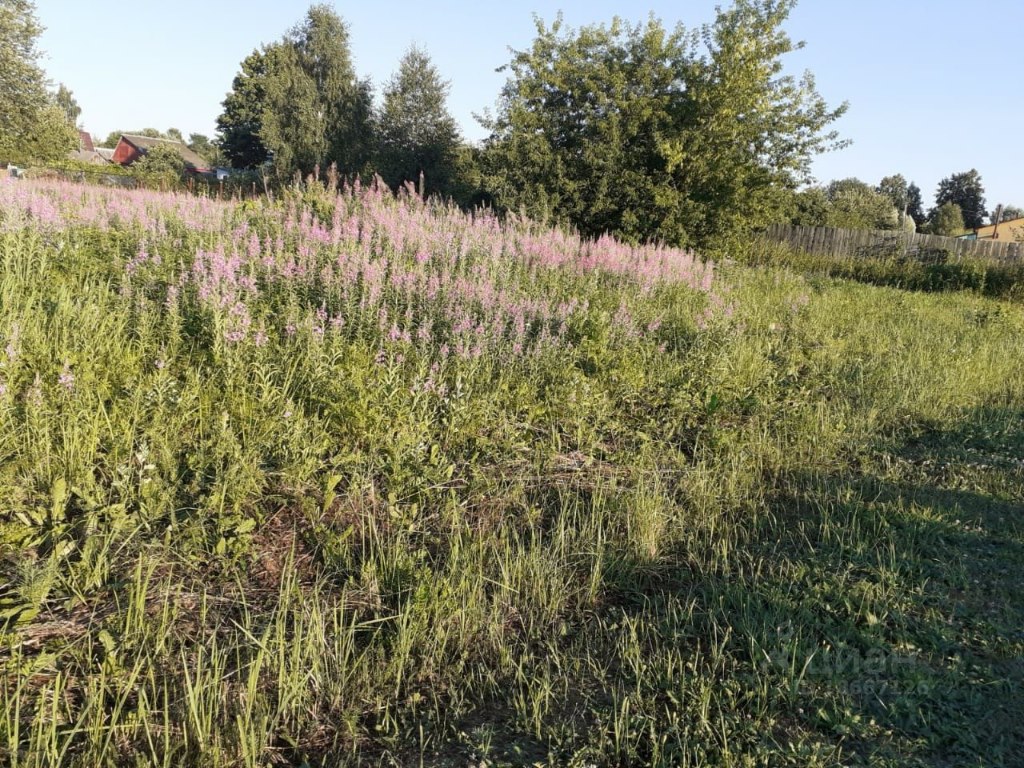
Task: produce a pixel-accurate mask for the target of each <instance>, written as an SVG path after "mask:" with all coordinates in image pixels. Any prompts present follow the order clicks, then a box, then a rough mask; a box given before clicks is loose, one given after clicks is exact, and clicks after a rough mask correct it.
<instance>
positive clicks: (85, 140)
mask: <svg viewBox="0 0 1024 768" xmlns="http://www.w3.org/2000/svg"><path fill="white" fill-rule="evenodd" d="M78 148H79V150H81V151H82V152H93V151H95V149H96V148H95V147H94V146H93V145H92V135H91V134H90V133H89V132H88V131H79V132H78Z"/></svg>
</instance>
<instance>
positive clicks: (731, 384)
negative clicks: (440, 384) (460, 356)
mask: <svg viewBox="0 0 1024 768" xmlns="http://www.w3.org/2000/svg"><path fill="white" fill-rule="evenodd" d="M0 237H2V238H3V239H2V241H0V255H2V257H3V272H2V284H0V334H3V335H2V339H3V340H4V341H5V342H6V341H8V340H9V338H10V337H11V335H12V329H13V326H14V324H15V323H16V324H17V325H18V362H17V364H14V363H12V362H10V361H8V362H7V368H6V369H4V372H3V373H4V376H5V378H4V383H5V387H6V388H7V390H8V391H5V392H4V394H3V398H2V405H0V418H2V420H3V422H4V428H3V433H2V437H0V456H2V463H0V497H2V499H3V508H2V509H3V510H4V511H2V512H0V547H3V549H2V550H0V558H2V559H0V585H2V584H4V583H5V582H6V583H7V587H6V588H3V587H0V611H2V612H3V613H4V615H5V616H6V617H7V618H8V619H10V621H9V623H8V626H7V630H6V633H5V634H2V635H0V638H2V644H0V665H2V667H0V699H2V700H3V704H4V706H3V707H2V708H0V709H2V712H3V714H2V715H0V755H2V756H3V758H2V759H4V760H6V761H7V762H12V763H15V764H17V765H19V766H21V765H25V766H33V765H54V764H62V765H64V764H69V765H70V764H73V765H83V766H84V765H88V766H93V765H106V764H132V765H136V764H145V765H150V764H153V765H183V764H195V765H252V766H256V765H266V764H285V765H289V764H290V765H298V764H302V762H303V760H307V761H308V762H309V764H311V765H313V764H319V763H320V762H325V763H326V764H330V765H334V764H338V763H339V762H341V763H344V762H346V761H347V762H351V763H353V764H355V763H359V764H382V765H409V764H417V763H418V762H420V761H421V760H422V762H423V763H425V764H428V765H466V764H467V763H468V762H469V761H470V760H476V761H479V760H480V759H481V758H487V759H488V760H489V761H491V764H494V765H522V764H530V763H534V762H536V763H541V764H548V763H550V764H559V765H560V764H575V765H585V764H596V765H649V764H654V765H767V764H771V765H784V764H791V765H794V766H803V765H840V764H871V765H892V766H897V765H899V766H903V765H978V766H981V765H1013V764H1019V762H1018V761H1019V755H1018V751H1019V750H1018V747H1019V744H1021V743H1024V725H1022V724H1024V694H1022V693H1021V692H1022V691H1024V662H1022V661H1021V658H1022V657H1024V634H1022V631H1021V627H1024V597H1022V594H1024V593H1022V590H1021V581H1020V580H1021V574H1022V573H1024V570H1022V566H1024V540H1022V522H1021V511H1022V504H1024V469H1022V464H1021V459H1022V457H1024V428H1022V427H1021V422H1022V419H1021V417H1022V415H1024V341H1022V339H1024V313H1022V310H1021V308H1020V307H1019V306H1015V305H1009V304H1001V303H997V302H994V301H991V300H986V299H980V298H975V297H971V296H967V295H941V296H938V295H917V294H909V293H904V292H900V291H896V290H892V289H881V288H874V287H867V286H862V285H855V284H847V283H834V282H828V281H820V282H813V283H807V282H806V281H804V280H803V279H801V278H798V277H795V276H793V275H792V274H789V273H785V272H781V271H780V272H773V271H770V270H767V271H753V270H747V269H743V268H740V267H733V268H731V269H730V270H729V271H728V272H727V274H726V275H725V276H724V282H725V283H727V284H728V285H730V286H731V290H730V291H729V301H731V302H733V303H734V305H735V314H734V316H733V317H732V318H731V319H725V318H724V317H719V318H718V319H717V320H715V321H714V322H713V323H712V325H711V327H710V328H709V329H707V330H705V331H699V330H698V329H697V327H696V325H695V323H694V320H693V318H694V317H696V316H697V315H698V313H699V311H700V308H701V307H702V306H703V301H704V299H703V297H702V296H700V295H699V294H697V293H695V292H693V291H691V290H689V289H683V288H673V287H663V288H659V289H656V290H655V291H654V292H653V293H651V294H636V293H634V292H633V290H632V288H630V287H629V286H628V285H620V284H611V283H607V282H606V281H601V280H597V281H595V280H591V279H588V278H584V279H581V278H578V277H572V278H571V279H570V278H565V280H566V281H567V282H564V283H563V282H560V281H561V280H562V278H561V277H557V276H556V277H554V278H552V283H551V285H549V286H546V287H544V289H545V290H561V289H563V288H564V289H566V290H577V291H582V292H586V293H587V295H588V296H590V297H591V299H592V300H593V303H594V305H595V306H598V305H602V304H603V305H607V306H611V307H614V306H615V304H616V302H617V300H618V298H619V294H623V295H628V300H629V302H630V303H631V304H630V305H631V307H632V308H633V310H634V311H635V313H636V314H637V315H644V316H649V317H651V318H654V317H663V318H664V321H663V325H662V327H661V328H660V329H659V330H657V331H656V332H655V333H654V334H653V336H652V337H650V338H642V339H637V340H633V341H623V342H621V343H615V344H611V343H607V344H606V343H603V342H602V339H603V337H602V335H601V334H602V333H608V332H609V328H608V326H607V322H605V325H604V326H601V321H600V319H599V318H597V316H596V315H595V317H589V318H584V320H585V322H581V326H580V329H579V330H578V331H576V332H577V336H576V337H575V339H574V341H573V343H572V344H571V345H569V346H567V347H566V348H564V349H561V350H556V352H557V354H550V355H547V356H540V357H536V358H531V359H530V360H523V361H519V360H517V359H515V358H508V357H502V356H501V355H500V353H497V352H496V353H495V354H494V355H489V354H485V355H483V356H482V357H480V358H479V359H476V360H472V361H454V362H452V363H450V364H446V367H445V368H444V370H443V375H444V377H445V378H444V380H445V382H446V385H447V386H448V388H449V389H448V391H447V393H445V396H444V397H441V398H438V399H436V400H429V399H427V398H425V397H423V396H421V394H420V393H418V391H417V387H416V383H417V382H419V381H421V380H422V376H423V375H424V372H425V371H426V370H427V366H428V365H429V359H427V360H425V361H423V363H422V365H421V364H420V363H419V362H417V360H416V359H415V355H414V354H412V353H410V359H405V358H404V357H403V358H402V359H401V360H399V359H398V358H396V357H390V358H388V359H386V360H383V361H380V360H379V359H378V362H375V361H374V357H375V354H376V353H377V350H378V347H379V343H378V341H374V340H373V339H368V338H365V337H360V336H359V335H358V334H357V335H354V336H350V337H346V338H344V339H340V340H336V341H334V342H331V343H330V344H324V345H322V346H317V345H316V344H314V343H313V340H312V339H311V338H310V337H309V335H308V334H306V335H303V333H302V332H300V333H299V334H297V335H296V336H295V337H294V338H293V337H290V336H288V335H286V334H277V335H275V334H271V339H270V341H269V343H268V344H267V345H265V346H262V347H255V346H250V347H247V348H245V349H244V350H235V351H231V350H225V349H223V348H222V346H221V345H218V344H217V343H216V342H215V341H214V340H211V339H212V338H213V334H214V331H212V330H211V328H210V327H209V326H211V325H215V324H216V322H217V321H216V319H215V318H213V319H211V317H210V316H209V315H204V314H203V313H202V312H201V311H199V309H198V308H195V307H193V308H192V309H189V308H188V307H187V306H185V305H183V307H184V308H183V309H182V315H181V318H180V323H179V322H178V321H176V320H174V319H173V318H168V317H167V315H165V314H162V313H161V312H160V311H159V310H158V307H159V306H161V302H162V301H163V294H162V292H160V291H156V290H155V288H154V289H153V290H152V291H150V292H149V294H147V290H148V289H145V288H143V289H138V290H137V291H136V292H135V293H129V294H127V296H126V294H125V291H124V288H123V284H124V278H123V265H124V264H125V262H126V261H127V260H128V259H129V258H131V256H132V254H134V253H135V250H136V247H137V246H136V243H135V242H134V240H133V236H132V235H130V234H117V233H113V234H111V233H107V234H102V235H99V234H96V233H95V232H93V233H82V232H79V233H77V234H76V233H69V232H61V233H58V234H46V235H39V234H35V235H32V234H25V233H20V234H10V233H9V234H6V235H2V236H0ZM175 237H177V240H175V239H174V238H175ZM196 237H198V238H200V239H201V238H202V237H204V235H196ZM164 247H165V252H164V264H165V266H164V267H162V269H167V270H170V271H171V272H173V271H174V269H175V268H174V267H173V266H172V265H173V263H174V261H175V257H176V255H179V254H180V256H181V258H183V259H188V258H190V256H191V253H192V251H193V250H194V249H195V247H196V242H194V241H193V240H191V239H190V236H189V235H188V233H180V232H179V233H177V235H174V234H172V235H171V236H169V237H168V240H167V241H166V242H165V243H164ZM176 249H180V250H176ZM160 274H161V275H163V274H164V273H160ZM162 279H163V278H160V280H158V279H157V278H156V277H154V278H153V282H152V283H151V285H152V286H160V285H163V283H162V282H161V280H162ZM720 279H721V278H720ZM282 301H285V303H286V304H287V302H292V304H293V305H294V304H295V302H297V301H299V299H298V298H296V297H295V296H291V297H290V298H286V299H282ZM288 306H290V307H291V308H292V309H294V307H293V306H291V305H288ZM313 309H315V305H310V306H309V307H306V308H305V309H304V311H307V312H312V310H313ZM299 310H303V308H302V307H299ZM299 310H296V311H299ZM282 311H283V310H282ZM289 311H291V309H289ZM595 312H596V310H595ZM587 322H590V325H588V324H587ZM662 348H663V350H664V351H661V349H662ZM65 361H70V362H71V365H70V368H69V369H70V370H72V371H73V372H74V375H75V381H74V385H73V387H71V388H70V389H69V388H67V387H62V385H61V384H60V383H59V378H58V377H59V375H60V373H61V372H62V370H63V369H62V365H63V363H64V362H65ZM155 361H159V362H160V365H155V364H154V363H155ZM34 373H40V374H41V375H40V378H39V379H35V378H34ZM33 387H37V388H38V389H33Z"/></svg>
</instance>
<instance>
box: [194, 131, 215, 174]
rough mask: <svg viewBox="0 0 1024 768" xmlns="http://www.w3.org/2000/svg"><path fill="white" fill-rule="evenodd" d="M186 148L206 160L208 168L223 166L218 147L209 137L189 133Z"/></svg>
mask: <svg viewBox="0 0 1024 768" xmlns="http://www.w3.org/2000/svg"><path fill="white" fill-rule="evenodd" d="M188 148H189V149H191V150H192V151H193V152H195V153H196V154H197V155H199V156H200V157H201V158H203V159H204V160H206V162H208V163H209V164H210V167H213V166H216V165H223V164H224V163H223V160H224V158H223V155H222V154H221V151H220V147H218V146H217V145H216V144H214V143H213V142H212V141H210V137H209V136H206V135H204V134H202V133H190V134H189V135H188Z"/></svg>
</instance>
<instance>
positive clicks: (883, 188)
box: [875, 173, 909, 214]
mask: <svg viewBox="0 0 1024 768" xmlns="http://www.w3.org/2000/svg"><path fill="white" fill-rule="evenodd" d="M907 188H908V184H907V180H906V179H905V178H903V174H902V173H896V174H893V175H892V176H886V177H885V178H883V179H882V180H881V181H880V182H878V186H877V187H876V188H875V191H877V192H879V193H880V194H883V195H885V196H886V197H888V198H889V200H890V202H892V204H893V206H894V207H895V208H896V210H897V211H899V212H900V213H901V214H902V213H903V211H904V210H905V209H906V207H907V204H908V203H909V195H908V194H907Z"/></svg>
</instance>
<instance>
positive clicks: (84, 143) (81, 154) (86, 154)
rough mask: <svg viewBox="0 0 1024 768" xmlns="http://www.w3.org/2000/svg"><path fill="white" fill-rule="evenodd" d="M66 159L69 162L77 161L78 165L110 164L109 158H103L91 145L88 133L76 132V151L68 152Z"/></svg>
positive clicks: (90, 137)
mask: <svg viewBox="0 0 1024 768" xmlns="http://www.w3.org/2000/svg"><path fill="white" fill-rule="evenodd" d="M68 157H69V158H70V159H71V160H77V161H78V162H80V163H89V164H90V165H106V164H107V163H109V162H110V158H109V157H104V156H103V155H102V154H101V153H100V152H98V151H97V150H96V147H95V146H94V145H93V143H92V136H91V135H90V134H89V132H88V131H79V132H78V149H76V150H72V151H71V152H69V153H68Z"/></svg>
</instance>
